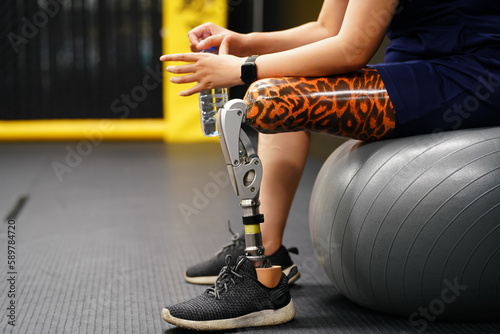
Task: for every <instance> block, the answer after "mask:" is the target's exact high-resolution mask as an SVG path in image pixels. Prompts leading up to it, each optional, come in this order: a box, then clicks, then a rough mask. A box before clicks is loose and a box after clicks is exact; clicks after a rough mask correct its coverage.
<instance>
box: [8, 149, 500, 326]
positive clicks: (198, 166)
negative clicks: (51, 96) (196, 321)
mask: <svg viewBox="0 0 500 334" xmlns="http://www.w3.org/2000/svg"><path fill="white" fill-rule="evenodd" d="M321 163H322V162H321V161H319V160H316V159H314V158H310V159H309V161H308V164H307V167H306V171H305V177H304V178H303V180H302V182H301V184H300V188H299V191H298V194H297V197H296V200H295V202H294V207H293V209H292V213H291V218H290V221H289V225H288V228H287V231H286V234H285V245H286V246H288V247H291V246H296V247H298V248H299V250H300V254H299V255H298V256H295V257H294V258H293V259H294V261H295V262H296V263H297V264H298V265H299V267H300V270H301V271H302V278H301V279H300V280H299V281H298V283H297V284H296V285H295V286H293V288H292V297H293V299H294V302H295V305H296V310H297V316H296V318H295V319H294V320H293V321H292V322H290V323H288V324H285V325H282V326H277V327H272V328H257V329H255V328H254V329H242V330H238V331H234V332H248V333H268V332H271V331H272V333H287V334H288V333H416V332H424V331H425V332H428V333H499V332H500V323H498V322H497V323H438V322H428V323H427V324H426V328H424V327H423V325H421V324H419V325H418V326H415V325H413V326H412V324H411V323H410V322H409V321H408V319H405V318H397V317H392V316H387V315H384V314H379V313H375V312H372V311H369V310H366V309H363V308H361V307H358V306H356V305H354V304H353V303H351V302H349V301H348V300H346V299H345V298H343V297H342V296H340V295H339V294H338V293H337V291H336V290H335V288H334V287H333V286H332V285H331V283H330V282H329V280H328V278H327V277H326V275H325V273H324V272H323V269H322V268H321V267H320V266H319V264H318V262H317V261H316V260H315V259H314V255H313V249H312V244H311V240H310V236H309V227H308V222H307V220H308V218H307V217H308V205H309V195H310V192H311V189H312V186H313V183H314V179H315V176H316V173H317V172H318V170H319V168H320V167H321ZM225 171H226V169H225V165H224V162H223V158H222V154H221V153H220V147H219V145H218V144H197V145H166V144H164V143H160V142H140V143H129V142H125V143H123V142H120V143H113V142H105V143H100V144H99V143H96V144H89V142H67V143H61V142H59V143H2V144H0V215H1V217H0V218H1V219H2V222H1V223H0V254H1V255H0V261H1V263H0V270H1V273H0V277H1V284H0V295H1V297H0V305H1V311H0V316H1V319H0V326H1V327H0V332H1V333H23V334H24V333H35V334H42V333H51V334H52V333H83V334H88V333H182V332H184V331H183V330H181V329H178V328H175V327H173V326H170V325H168V324H167V323H165V322H164V321H163V320H162V319H161V317H160V310H161V308H162V307H163V306H165V305H168V304H172V303H177V302H181V301H184V300H186V299H188V298H191V297H194V296H196V295H198V294H199V293H201V292H202V291H203V290H204V287H201V286H196V285H190V284H187V283H185V282H184V280H183V271H184V269H185V268H186V267H187V266H189V265H192V264H194V263H196V262H198V261H199V260H202V259H206V258H207V257H209V256H210V255H211V254H213V253H214V252H215V251H217V250H218V249H219V248H221V247H222V246H223V245H225V244H226V243H228V241H229V240H230V234H229V232H228V230H227V221H228V220H230V221H231V222H232V226H233V229H234V230H236V231H240V230H241V218H240V209H239V205H238V201H237V199H236V197H235V196H234V195H233V190H232V188H231V186H230V184H229V182H228V179H227V176H226V174H225V173H226V172H225ZM9 219H10V220H9ZM9 226H14V228H15V229H14V228H13V227H9ZM13 233H15V235H14V234H13ZM9 245H10V246H11V247H10V251H11V252H10V254H9V248H8V246H9ZM9 256H10V258H9ZM8 261H15V262H10V264H9V263H8ZM10 266H11V267H10ZM12 303H14V304H12ZM11 305H14V306H11ZM14 320H15V323H14V322H12V321H14ZM9 321H10V322H11V324H9ZM12 324H15V326H12Z"/></svg>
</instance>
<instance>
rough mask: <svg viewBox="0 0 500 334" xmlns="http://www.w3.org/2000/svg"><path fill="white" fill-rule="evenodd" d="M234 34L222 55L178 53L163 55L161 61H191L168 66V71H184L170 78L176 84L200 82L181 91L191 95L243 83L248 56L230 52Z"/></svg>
mask: <svg viewBox="0 0 500 334" xmlns="http://www.w3.org/2000/svg"><path fill="white" fill-rule="evenodd" d="M230 40H231V36H226V37H225V38H224V40H223V41H222V43H221V46H220V50H219V52H220V54H219V55H214V54H211V53H178V54H170V55H163V56H161V57H160V60H161V61H175V62H184V63H187V64H181V65H175V66H173V65H170V66H167V72H170V73H173V74H180V75H179V76H174V77H172V78H170V81H171V82H173V83H176V84H185V83H192V82H196V83H197V84H196V85H195V86H193V87H191V88H189V89H186V90H184V91H182V92H180V93H179V95H180V96H189V95H192V94H196V93H199V92H201V91H202V90H206V89H212V88H227V87H232V86H237V85H241V84H243V82H242V81H241V79H240V74H241V65H242V64H243V63H244V62H245V58H239V57H235V56H232V55H228V54H227V49H228V45H229V42H230Z"/></svg>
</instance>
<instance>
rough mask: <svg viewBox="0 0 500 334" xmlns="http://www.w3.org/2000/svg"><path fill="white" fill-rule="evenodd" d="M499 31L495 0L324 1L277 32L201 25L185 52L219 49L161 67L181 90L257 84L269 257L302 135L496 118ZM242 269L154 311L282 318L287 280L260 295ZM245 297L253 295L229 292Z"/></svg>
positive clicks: (378, 133)
mask: <svg viewBox="0 0 500 334" xmlns="http://www.w3.org/2000/svg"><path fill="white" fill-rule="evenodd" d="M499 27H500V3H498V2H493V1H489V0H455V1H435V0H433V1H431V0H420V1H412V0H401V1H394V0H372V1H364V0H350V1H349V0H325V1H324V4H323V7H322V9H321V12H320V14H319V17H318V20H317V21H316V22H311V23H308V24H305V25H302V26H299V27H296V28H293V29H289V30H285V31H279V32H270V33H251V34H238V33H236V32H232V31H229V30H227V29H224V28H221V27H218V26H216V25H213V24H210V23H207V24H204V25H201V26H199V27H196V28H194V29H193V30H192V31H191V32H190V33H189V35H188V37H189V41H190V43H191V50H192V51H195V52H196V51H200V50H204V49H207V48H209V47H218V48H219V55H218V56H216V55H212V54H208V53H191V54H174V55H164V56H162V57H161V58H160V60H162V61H169V62H170V61H180V62H185V63H186V64H181V65H177V66H172V65H170V66H168V67H167V71H169V72H171V73H174V74H178V76H174V77H173V78H172V79H171V81H172V82H173V83H178V84H185V83H196V84H195V85H194V86H192V87H190V88H188V89H186V90H184V91H183V92H181V95H183V96H188V95H191V94H195V93H198V92H200V91H202V90H204V89H207V88H213V87H231V86H235V85H241V84H243V83H244V82H243V81H242V80H244V81H245V82H248V81H252V80H253V79H256V80H259V81H257V82H256V83H255V84H253V85H252V86H251V87H250V89H249V91H248V92H247V95H246V97H245V100H246V102H247V104H248V106H249V110H248V115H247V116H248V119H249V120H250V122H251V124H252V125H253V126H254V127H255V128H256V129H257V130H259V131H260V132H263V133H266V132H273V133H274V132H284V133H279V134H266V135H262V134H261V135H260V136H259V156H260V158H261V160H262V163H263V168H264V171H265V173H264V178H263V180H262V186H261V196H260V198H261V202H262V205H261V211H262V212H263V213H264V215H265V217H266V223H265V224H262V236H263V243H264V246H265V249H266V255H271V256H272V255H273V254H275V253H276V252H278V251H279V250H280V249H281V248H282V246H281V242H282V235H283V231H284V228H285V224H286V220H287V216H288V212H289V209H290V206H291V203H292V200H293V195H294V193H295V190H296V188H297V185H298V182H299V179H300V175H301V173H302V170H303V168H304V163H305V160H306V157H307V153H308V147H309V140H310V138H309V134H308V132H307V131H319V132H326V133H330V134H334V135H340V136H344V137H348V138H357V139H361V140H381V139H388V138H394V137H401V136H408V135H415V134H421V133H432V132H436V131H447V130H455V129H461V128H470V127H480V126H491V125H499V124H500V93H499V91H498V90H499V88H500V61H499V60H500V28H499ZM386 34H387V35H388V37H389V38H390V39H391V43H390V45H389V47H388V49H387V51H386V59H385V63H383V64H378V65H374V66H369V67H367V63H368V61H369V60H370V59H371V57H372V56H373V54H374V53H375V52H376V50H377V49H378V47H379V45H380V43H381V41H382V39H383V38H384V36H385V35H386ZM251 55H260V56H259V57H257V58H256V59H254V57H253V58H251V59H249V61H250V62H252V61H253V63H254V64H255V66H256V69H257V71H256V72H257V73H256V77H254V78H252V77H250V78H248V77H245V76H243V79H242V78H241V76H242V69H241V68H242V65H243V64H244V63H245V62H246V61H247V60H248V58H247V57H248V56H251ZM284 77H287V78H284ZM304 77H305V78H304ZM272 78H277V79H272ZM283 78H284V79H283ZM307 93H310V94H307ZM318 95H319V96H320V100H318ZM298 130H306V131H298ZM289 152H294V154H293V155H291V154H289ZM287 256H288V255H287ZM247 267H248V266H247V263H246V262H245V261H244V259H240V260H239V261H238V262H237V265H235V266H230V265H228V266H227V267H226V269H225V270H223V271H222V272H221V275H220V276H219V278H218V282H217V283H216V285H215V287H214V288H211V289H209V290H207V292H206V293H205V294H204V295H202V296H200V297H198V298H195V299H194V300H192V301H189V302H187V303H183V304H179V305H176V306H173V307H168V308H166V309H164V312H163V317H164V319H165V320H167V321H169V322H172V323H174V324H177V325H179V326H184V327H189V328H198V329H205V328H209V329H223V328H237V327H242V326H258V325H270V324H276V323H282V322H286V321H288V320H290V319H292V318H293V315H294V311H293V304H292V302H291V299H290V298H289V293H288V290H287V286H286V284H282V283H283V282H281V283H280V284H278V285H277V286H276V287H274V288H272V289H271V290H269V291H271V292H269V291H267V290H262V288H261V287H260V286H259V284H257V283H255V284H254V283H252V284H249V283H248V281H252V280H243V279H241V277H247V276H252V275H253V274H252V273H253V272H252V269H251V268H247ZM240 276H241V277H240ZM240 280H241V281H240ZM283 280H284V281H286V279H283ZM244 282H246V283H244ZM252 282H253V281H252ZM224 283H226V284H225V285H224ZM229 283H230V284H229ZM285 283H286V282H285ZM228 284H229V285H228ZM259 289H260V290H259ZM268 292H269V293H270V294H274V297H269V296H268V295H266V293H268ZM275 292H276V293H275ZM252 294H255V295H256V296H258V297H256V298H254V299H255V300H259V301H261V302H259V303H248V302H245V303H242V302H241V298H235V296H239V297H242V296H244V297H248V296H252ZM231 296H232V297H231ZM276 296H279V297H276ZM266 298H267V299H266ZM273 298H275V299H276V298H278V299H279V300H282V301H283V300H284V301H285V302H281V303H277V302H276V300H275V299H273ZM245 300H246V299H245ZM252 300H253V299H252ZM195 305H198V306H200V305H202V306H203V307H201V308H200V307H196V306H195ZM290 305H291V306H290ZM202 309H204V310H207V311H200V310H202Z"/></svg>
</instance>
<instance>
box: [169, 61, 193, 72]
mask: <svg viewBox="0 0 500 334" xmlns="http://www.w3.org/2000/svg"><path fill="white" fill-rule="evenodd" d="M195 69H196V65H195V64H193V63H190V64H187V65H178V66H167V72H170V73H173V74H183V73H193V72H194V71H195Z"/></svg>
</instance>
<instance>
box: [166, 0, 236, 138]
mask: <svg viewBox="0 0 500 334" xmlns="http://www.w3.org/2000/svg"><path fill="white" fill-rule="evenodd" d="M226 1H227V0H164V1H163V31H162V36H163V53H164V54H171V53H184V52H190V49H189V40H188V38H187V34H188V32H189V31H190V30H191V29H192V28H194V27H196V26H198V25H200V24H202V23H205V22H213V23H215V24H217V25H220V26H223V27H225V26H226V17H227V4H226ZM165 67H166V64H165V66H164V68H165ZM163 75H164V80H163V82H164V84H163V106H164V115H165V122H166V133H165V140H166V141H167V142H195V141H218V138H217V137H215V138H207V137H204V136H203V134H202V133H201V125H200V110H199V106H198V95H197V94H196V95H194V96H190V97H180V96H179V92H180V91H181V90H184V89H186V88H187V87H188V86H187V85H176V84H172V83H171V82H170V77H171V74H169V73H167V72H166V71H165V69H164V73H163Z"/></svg>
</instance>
